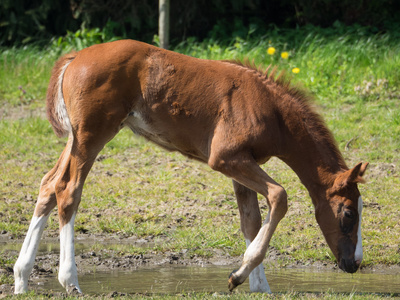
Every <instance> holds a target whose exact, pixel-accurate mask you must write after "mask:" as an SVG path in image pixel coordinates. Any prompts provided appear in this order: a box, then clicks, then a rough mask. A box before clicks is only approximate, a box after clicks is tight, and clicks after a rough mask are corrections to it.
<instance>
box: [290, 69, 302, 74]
mask: <svg viewBox="0 0 400 300" xmlns="http://www.w3.org/2000/svg"><path fill="white" fill-rule="evenodd" d="M292 72H293V73H294V74H297V73H299V72H300V69H299V68H293V69H292Z"/></svg>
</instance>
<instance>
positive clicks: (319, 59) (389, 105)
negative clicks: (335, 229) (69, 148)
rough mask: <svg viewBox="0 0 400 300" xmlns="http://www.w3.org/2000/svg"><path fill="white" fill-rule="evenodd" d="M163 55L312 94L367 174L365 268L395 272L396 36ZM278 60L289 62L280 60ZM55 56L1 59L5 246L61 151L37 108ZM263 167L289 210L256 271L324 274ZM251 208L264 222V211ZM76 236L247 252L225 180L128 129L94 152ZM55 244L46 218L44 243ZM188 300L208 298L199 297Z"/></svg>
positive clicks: (294, 36)
mask: <svg viewBox="0 0 400 300" xmlns="http://www.w3.org/2000/svg"><path fill="white" fill-rule="evenodd" d="M268 49H269V51H267V50H268ZM273 49H274V50H275V51H273ZM173 50H175V51H178V52H181V53H184V54H187V55H191V56H195V57H200V58H208V59H245V58H249V59H250V60H252V59H253V58H254V61H255V64H256V65H261V66H262V67H264V68H265V67H266V66H268V65H270V64H273V65H277V66H278V68H279V70H285V71H286V72H287V73H290V74H292V75H291V77H292V78H293V79H292V81H293V82H294V83H297V84H301V85H303V86H304V87H305V88H306V89H308V90H310V91H311V92H312V94H313V95H314V97H315V100H314V101H315V105H316V106H317V108H318V111H319V112H320V113H321V114H322V115H323V117H324V119H325V120H326V123H327V125H328V127H329V128H330V129H331V130H332V132H333V134H334V136H335V138H336V140H337V142H338V145H339V148H340V150H341V151H342V153H343V155H344V157H345V159H346V162H347V163H348V166H349V167H353V166H354V165H355V164H356V163H358V162H360V161H363V162H365V161H368V162H369V163H370V166H369V169H368V171H367V173H366V176H365V177H366V179H367V183H366V184H364V185H360V191H361V193H362V195H363V200H364V210H363V223H362V228H363V232H362V234H363V244H364V261H363V267H365V268H375V267H385V266H400V176H399V174H400V167H399V163H400V40H399V39H396V38H392V37H391V36H390V35H389V34H385V35H370V34H367V33H366V32H364V31H363V30H362V28H359V29H357V30H356V29H354V28H351V29H349V30H348V31H345V32H340V33H336V34H326V33H325V32H324V31H323V30H319V29H313V31H312V32H309V31H305V30H301V29H298V30H297V31H296V30H292V31H274V32H271V33H270V34H269V35H267V36H265V37H263V38H262V39H253V38H252V37H251V36H249V38H248V39H246V40H242V39H235V40H233V41H230V42H229V43H223V42H218V41H212V40H209V41H207V42H196V41H194V40H189V41H188V42H185V43H181V44H179V45H177V46H176V47H175V49H173ZM273 52H274V53H273ZM283 53H287V58H286V54H283ZM58 55H59V52H58V51H55V50H54V49H53V48H49V49H37V48H34V47H30V48H29V47H28V48H25V49H2V51H0V132H1V134H0V174H1V176H2V179H1V181H0V236H1V238H3V239H9V240H18V239H22V238H23V237H24V235H25V233H26V231H27V229H28V226H29V221H30V219H31V216H32V213H33V209H34V205H35V199H36V197H37V192H38V190H39V185H40V181H41V178H42V177H43V176H44V175H45V174H46V173H47V171H49V170H50V169H51V168H52V167H53V165H54V164H55V162H56V160H57V159H58V156H59V154H60V153H61V151H62V149H63V147H64V146H65V142H66V140H65V139H58V138H57V137H56V136H55V134H54V133H53V131H52V129H51V126H50V124H49V123H48V121H47V120H46V118H45V109H44V106H45V100H44V99H45V93H46V88H47V83H48V79H49V77H50V70H51V67H52V65H53V63H54V62H55V60H56V59H57V57H58ZM282 57H283V58H282ZM263 168H264V169H265V170H266V171H267V173H268V174H269V175H270V176H271V177H273V178H274V179H275V180H276V181H277V182H279V183H281V184H282V185H283V186H284V187H285V189H286V190H287V192H288V196H289V211H288V213H287V215H286V217H285V218H284V219H283V220H282V221H281V223H280V225H279V226H278V229H277V231H276V233H275V235H274V237H273V238H272V241H271V244H270V251H269V253H268V254H267V258H266V260H265V263H264V264H265V266H266V267H267V268H268V267H270V268H275V267H285V266H293V265H315V264H322V265H327V267H331V268H334V265H335V261H334V257H333V255H332V253H331V251H330V250H329V248H328V246H327V244H326V242H325V240H324V239H323V237H322V234H321V232H320V229H319V227H318V225H317V223H316V221H315V218H314V209H313V206H312V203H311V200H310V198H309V196H308V193H307V191H306V189H305V188H304V187H303V186H302V185H301V183H300V180H299V179H298V178H297V177H296V175H295V174H294V172H293V171H291V170H290V169H289V168H288V167H287V166H286V165H284V164H283V163H282V162H280V161H279V160H277V159H272V160H271V161H269V162H267V163H266V164H265V165H264V167H263ZM259 200H260V207H261V208H262V212H263V216H265V215H266V212H267V205H266V202H265V200H264V199H262V198H259ZM75 229H76V232H77V234H79V235H83V236H88V237H96V236H110V238H112V239H115V240H117V241H118V240H124V239H127V238H131V239H133V240H136V239H137V240H139V239H145V240H147V241H151V242H149V243H147V244H145V245H144V246H143V245H142V246H140V247H136V246H133V247H132V248H126V247H124V248H123V249H122V248H118V246H115V247H114V248H113V249H112V250H113V251H114V252H113V255H117V256H118V255H120V256H123V255H126V254H132V255H136V254H143V253H156V254H159V255H164V254H166V253H168V254H171V253H182V250H183V249H184V250H185V252H184V255H183V256H184V257H183V258H184V259H187V260H190V259H193V258H202V259H206V260H207V259H211V258H212V257H216V256H217V257H218V256H221V257H224V258H225V259H226V258H228V259H230V258H237V257H238V256H240V255H242V254H243V253H244V251H245V243H244V240H243V237H242V234H241V232H240V224H239V214H238V209H237V204H236V200H235V197H234V193H233V188H232V184H231V181H230V180H229V179H228V178H225V177H224V176H223V175H221V174H218V173H215V172H213V171H211V169H210V168H209V167H208V166H206V165H203V164H200V163H198V162H194V161H191V160H189V159H187V158H186V157H183V156H182V155H180V154H178V153H168V152H166V151H164V150H162V149H160V148H158V147H157V146H154V145H153V144H151V143H149V142H146V141H145V140H144V139H142V138H140V137H137V136H134V135H133V134H132V133H131V132H130V131H128V130H127V129H124V130H122V131H121V132H120V133H119V134H118V135H117V136H116V138H115V139H114V140H112V141H111V142H109V143H108V144H107V145H106V147H105V148H104V149H103V151H102V152H101V153H100V154H99V156H98V158H97V161H96V163H95V165H94V167H93V169H92V171H91V173H90V174H89V176H88V178H87V181H86V185H85V188H84V191H83V196H82V202H81V204H80V208H79V211H78V215H77V217H76V221H75ZM57 235H58V219H57V211H56V210H55V211H54V212H52V215H51V217H50V219H49V222H48V226H47V228H46V230H45V233H44V238H54V237H56V236H57ZM93 247H94V248H96V247H97V248H100V247H101V245H94V246H93ZM0 251H1V250H0ZM16 255H17V252H15V253H14V252H13V253H12V254H10V253H5V252H0V269H5V270H7V268H8V270H9V267H12V265H13V264H14V262H15V260H16ZM55 268H56V267H55ZM227 275H228V274H227ZM12 283H13V277H12V276H10V275H9V274H8V273H6V272H2V273H0V285H2V284H12ZM186 296H187V297H194V298H203V297H205V298H213V295H203V294H201V295H199V294H187V295H186ZM350 296H351V297H353V298H355V299H357V297H362V298H363V299H364V297H366V296H368V297H370V298H372V299H374V298H378V297H379V296H374V295H361V296H359V295H350ZM25 297H26V298H30V297H35V294H33V293H31V294H28V295H27V296H25ZM25 297H22V298H24V299H26V298H25ZM154 297H155V298H157V296H154ZM160 297H161V296H160ZM168 297H169V296H168ZM168 297H166V298H165V296H162V298H163V299H169V298H168ZM170 297H171V299H173V298H175V296H170ZM235 297H238V298H237V299H241V298H242V297H246V298H247V297H250V295H248V294H246V295H242V296H241V294H238V295H235V296H234V298H235ZM258 297H259V296H257V295H252V296H251V298H254V299H258ZM276 297H277V298H278V299H279V298H285V299H286V298H299V299H303V298H305V299H309V298H320V297H324V298H325V297H327V298H328V299H329V298H335V299H336V298H337V297H343V298H347V297H349V295H338V294H329V293H327V294H323V295H318V294H311V295H309V294H298V293H290V292H289V293H287V294H278V295H276Z"/></svg>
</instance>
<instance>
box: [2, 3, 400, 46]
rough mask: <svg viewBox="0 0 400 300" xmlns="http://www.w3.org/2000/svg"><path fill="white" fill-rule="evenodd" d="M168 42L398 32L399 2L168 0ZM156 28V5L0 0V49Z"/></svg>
mask: <svg viewBox="0 0 400 300" xmlns="http://www.w3.org/2000/svg"><path fill="white" fill-rule="evenodd" d="M170 3H171V20H172V21H171V25H170V31H171V34H170V36H171V41H172V43H173V44H176V43H179V42H181V41H182V40H185V39H186V38H187V37H193V36H195V37H197V38H198V39H199V40H202V39H204V38H206V37H214V38H218V39H226V38H231V37H236V36H240V37H242V38H244V37H245V35H246V34H247V31H246V30H245V29H244V28H248V27H251V28H252V30H255V29H256V30H257V31H258V32H265V31H266V30H268V29H271V28H273V27H274V26H278V27H279V28H282V27H284V28H294V27H296V26H304V25H314V26H321V27H331V26H333V25H334V24H344V25H354V24H359V25H362V26H368V27H369V28H370V30H371V31H373V32H374V33H377V32H386V31H396V30H395V29H396V28H397V27H398V24H399V18H398V15H399V13H400V2H399V1H394V0H369V1H365V0H357V1H354V0H343V1H339V2H338V1H335V0H324V1H321V0H296V1H293V0H283V1H282V0H270V1H263V0H251V1H249V0H212V1H211V0H198V1H186V0H171V2H170ZM157 26H158V1H157V0H70V1H56V0H2V1H1V2H0V29H1V30H0V45H7V46H10V45H21V44H27V43H32V42H35V43H40V44H41V45H43V44H44V43H46V42H47V41H48V40H49V39H51V38H53V37H54V36H63V35H65V34H66V33H67V32H68V31H71V32H76V31H77V30H78V29H83V28H100V29H103V28H107V30H109V31H112V33H113V35H115V36H124V37H129V38H133V39H138V40H142V41H146V42H151V41H152V39H153V36H154V33H155V32H157Z"/></svg>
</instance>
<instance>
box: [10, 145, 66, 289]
mask: <svg viewBox="0 0 400 300" xmlns="http://www.w3.org/2000/svg"><path fill="white" fill-rule="evenodd" d="M67 148H68V146H67ZM67 148H66V150H64V152H63V153H62V154H61V156H60V158H59V160H58V162H57V164H56V165H55V166H54V168H53V169H52V170H51V171H50V172H48V173H47V174H46V175H45V176H44V177H43V179H42V183H41V185H40V191H39V197H38V200H37V204H36V207H35V211H34V214H33V217H32V221H31V224H30V226H29V229H28V233H27V234H26V237H25V240H24V243H23V245H22V248H21V251H20V254H19V257H18V259H17V262H16V263H15V266H14V280H15V293H16V294H19V293H24V292H26V291H27V290H28V279H29V274H30V273H31V271H32V268H33V265H34V262H35V257H36V252H37V249H38V246H39V242H40V238H41V236H42V233H43V229H44V227H45V225H46V222H47V219H48V218H49V215H50V212H51V210H52V209H53V208H54V207H55V206H56V204H57V202H56V196H55V184H56V181H57V180H58V178H59V176H60V170H61V169H62V168H63V165H64V163H65V152H66V151H67Z"/></svg>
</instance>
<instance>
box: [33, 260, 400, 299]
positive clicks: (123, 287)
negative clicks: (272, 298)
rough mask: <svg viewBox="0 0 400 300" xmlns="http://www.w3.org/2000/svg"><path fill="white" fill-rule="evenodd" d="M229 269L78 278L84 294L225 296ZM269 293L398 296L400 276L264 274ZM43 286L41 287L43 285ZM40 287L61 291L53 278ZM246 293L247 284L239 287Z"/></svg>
mask: <svg viewBox="0 0 400 300" xmlns="http://www.w3.org/2000/svg"><path fill="white" fill-rule="evenodd" d="M231 271H232V267H227V266H223V267H221V266H207V267H158V268H156V267H153V268H140V269H138V270H134V271H130V272H121V271H115V270H112V271H110V272H94V273H91V274H86V275H84V276H80V277H79V280H80V286H81V288H82V290H83V291H85V293H88V294H95V293H100V292H101V293H108V292H112V291H119V292H125V293H178V292H189V291H193V292H227V277H228V274H230V272H231ZM266 274H267V278H268V281H269V284H270V286H271V289H272V292H287V291H296V292H328V291H331V292H341V293H344V292H346V293H351V292H371V293H372V292H373V293H400V274H376V273H365V272H359V273H357V274H345V273H343V272H341V271H338V272H327V271H320V270H313V269H273V270H266ZM42 284H43V285H42ZM42 284H41V285H42V286H43V288H45V289H53V290H57V291H62V288H61V287H60V285H59V284H58V282H57V280H56V278H55V276H54V278H52V279H50V280H49V281H47V282H44V283H42ZM239 289H240V290H242V291H249V286H248V281H246V282H245V283H244V284H243V285H242V286H240V287H239Z"/></svg>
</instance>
